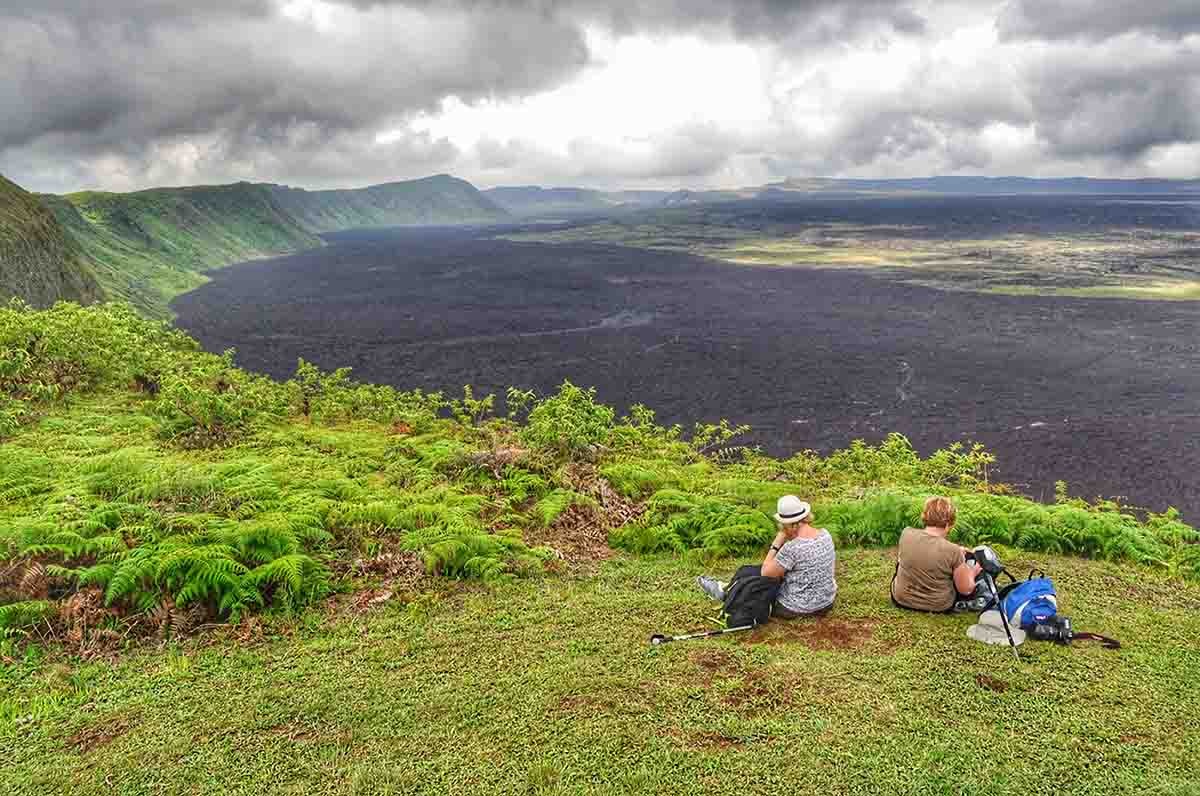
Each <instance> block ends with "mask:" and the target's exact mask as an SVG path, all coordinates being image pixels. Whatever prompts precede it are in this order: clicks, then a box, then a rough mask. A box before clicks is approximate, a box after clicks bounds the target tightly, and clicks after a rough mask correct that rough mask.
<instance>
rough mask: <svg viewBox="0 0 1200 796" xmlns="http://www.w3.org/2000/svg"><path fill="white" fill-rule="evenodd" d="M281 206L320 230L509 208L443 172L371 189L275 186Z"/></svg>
mask: <svg viewBox="0 0 1200 796" xmlns="http://www.w3.org/2000/svg"><path fill="white" fill-rule="evenodd" d="M271 192H272V195H273V196H274V198H275V200H276V201H277V202H278V203H279V205H280V206H281V207H282V208H284V209H285V210H286V211H287V212H288V213H290V214H291V215H292V216H293V217H294V218H296V219H297V221H299V222H300V223H301V224H302V225H303V226H304V227H305V228H307V229H309V230H312V231H314V232H330V231H332V230H338V229H350V228H353V227H393V226H403V225H407V224H479V223H488V222H494V221H502V220H504V219H505V218H507V217H508V213H507V212H506V211H505V210H503V209H502V208H501V207H500V206H499V205H497V204H496V203H495V202H493V201H491V200H490V199H488V198H487V197H486V196H484V195H483V194H482V193H480V192H479V191H478V190H477V189H476V188H475V186H473V185H471V183H469V182H467V181H466V180H460V179H457V178H455V177H451V176H449V175H445V174H441V175H438V176H435V177H426V178H424V179H420V180H409V181H407V182H392V183H386V184H384V185H373V186H371V187H369V188H357V189H349V190H331V191H306V190H303V189H300V188H289V187H287V186H282V185H279V186H271Z"/></svg>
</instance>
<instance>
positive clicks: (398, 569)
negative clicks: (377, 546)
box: [329, 550, 428, 614]
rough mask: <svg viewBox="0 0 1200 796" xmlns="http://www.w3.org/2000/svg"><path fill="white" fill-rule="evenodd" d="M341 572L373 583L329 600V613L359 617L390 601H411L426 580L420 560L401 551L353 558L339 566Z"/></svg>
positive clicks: (414, 555)
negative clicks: (345, 613) (350, 614)
mask: <svg viewBox="0 0 1200 796" xmlns="http://www.w3.org/2000/svg"><path fill="white" fill-rule="evenodd" d="M341 573H342V574H343V575H347V576H350V577H353V578H371V579H372V581H373V582H372V585H370V586H369V587H368V586H365V585H364V586H363V587H362V588H360V589H358V590H356V591H355V592H353V593H352V594H350V595H347V596H344V597H341V598H338V599H334V600H331V601H330V603H329V610H330V611H331V612H332V613H335V614H337V613H341V612H343V611H347V610H348V611H349V612H351V613H354V614H363V613H366V612H367V611H369V610H371V609H372V608H374V607H375V606H377V605H382V604H383V603H386V602H388V601H389V600H392V599H401V600H409V599H412V597H413V596H414V595H416V594H418V593H419V592H420V591H421V590H422V588H423V586H424V585H425V582H426V580H427V578H428V575H426V573H425V564H424V563H423V562H422V561H421V557H420V556H419V555H417V554H416V553H411V552H408V551H405V550H396V551H389V552H385V553H380V554H379V555H376V556H373V557H371V558H356V559H354V560H353V561H351V562H350V563H349V564H343V565H342V567H341Z"/></svg>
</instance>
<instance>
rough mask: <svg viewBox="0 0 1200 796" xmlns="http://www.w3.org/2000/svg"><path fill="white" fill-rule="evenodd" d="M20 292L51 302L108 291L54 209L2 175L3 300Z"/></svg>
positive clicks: (85, 300)
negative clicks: (102, 286) (100, 282)
mask: <svg viewBox="0 0 1200 796" xmlns="http://www.w3.org/2000/svg"><path fill="white" fill-rule="evenodd" d="M14 296H16V297H18V298H21V299H24V300H25V301H27V302H29V303H30V304H32V305H34V306H37V307H46V306H49V305H51V304H53V303H54V302H56V301H77V302H79V303H81V304H89V303H91V302H93V301H96V300H97V299H99V298H101V296H102V291H101V289H100V285H99V283H98V282H97V280H96V276H95V275H94V274H93V273H92V269H91V267H90V266H89V264H88V263H87V261H86V258H85V257H84V256H83V253H82V252H81V251H80V248H79V244H78V243H76V242H75V241H74V240H72V239H71V238H70V236H68V235H67V233H66V232H65V231H64V230H63V228H62V226H61V225H60V224H59V223H58V221H57V219H55V217H54V214H53V213H52V212H50V210H49V209H48V208H47V207H46V206H45V205H44V204H43V203H42V202H40V201H39V200H38V198H37V197H36V196H34V195H33V194H31V193H28V192H27V191H25V190H24V189H22V188H21V187H20V186H18V185H17V184H16V183H13V182H10V181H9V180H7V179H5V178H4V177H3V176H0V302H3V301H7V300H8V299H10V298H12V297H14Z"/></svg>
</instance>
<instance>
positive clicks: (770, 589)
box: [721, 564, 783, 627]
mask: <svg viewBox="0 0 1200 796" xmlns="http://www.w3.org/2000/svg"><path fill="white" fill-rule="evenodd" d="M782 585H783V580H782V579H781V578H768V577H764V576H763V575H762V574H761V570H760V569H759V568H758V567H757V566H755V565H753V564H748V565H746V566H744V567H742V568H741V569H739V570H738V571H737V573H736V574H735V575H734V576H733V580H732V581H731V582H730V583H729V585H728V586H726V587H725V601H724V602H723V603H722V604H721V613H722V615H723V616H724V617H725V626H726V627H747V626H751V627H753V626H754V625H761V624H764V623H765V622H766V621H767V620H768V619H770V618H771V608H772V607H773V606H774V605H775V598H776V597H777V596H778V595H779V587H780V586H782Z"/></svg>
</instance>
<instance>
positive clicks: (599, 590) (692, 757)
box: [0, 550, 1200, 796]
mask: <svg viewBox="0 0 1200 796" xmlns="http://www.w3.org/2000/svg"><path fill="white" fill-rule="evenodd" d="M733 563H734V562H732V561H728V562H722V564H721V565H720V567H723V568H725V569H728V568H729V567H730V566H732V565H733ZM1016 563H1017V564H1018V565H1019V566H1032V565H1034V564H1037V565H1039V566H1045V567H1046V568H1047V569H1048V570H1049V571H1051V572H1052V573H1053V574H1054V575H1055V577H1056V579H1057V580H1058V583H1059V585H1060V588H1061V589H1062V591H1063V593H1064V594H1065V595H1066V599H1065V602H1064V608H1065V609H1066V610H1067V611H1068V612H1069V613H1070V614H1071V615H1072V616H1074V618H1075V619H1076V621H1077V622H1078V624H1079V626H1080V627H1087V628H1091V629H1093V630H1098V631H1103V632H1107V633H1109V634H1111V635H1115V636H1118V637H1119V638H1120V639H1121V640H1122V641H1123V642H1124V643H1125V645H1126V647H1125V648H1124V649H1122V650H1121V651H1118V652H1112V651H1106V650H1102V649H1099V648H1097V647H1095V646H1083V645H1079V646H1076V647H1074V648H1070V649H1066V648H1059V647H1054V646H1050V645H1039V644H1034V643H1029V644H1027V645H1026V646H1025V647H1024V649H1023V653H1024V657H1023V659H1022V661H1021V662H1020V663H1014V662H1013V661H1012V659H1011V657H1010V656H1009V655H1008V653H1007V651H1006V650H1003V649H1001V648H995V647H984V646H983V645H979V644H978V643H976V642H973V641H970V640H969V639H967V638H966V637H965V635H964V629H965V627H966V626H967V625H968V624H969V623H970V620H969V619H968V618H966V617H928V616H917V615H910V614H902V613H900V612H899V611H897V610H895V609H893V608H892V607H891V606H890V605H889V604H888V602H887V599H886V596H885V592H884V588H885V584H886V582H887V578H888V577H889V575H890V572H891V559H890V558H889V556H888V555H887V554H886V553H885V552H883V551H872V550H866V551H863V550H857V551H855V550H843V551H842V553H841V556H840V561H839V572H838V576H839V582H840V585H841V592H840V596H839V603H838V606H837V608H836V610H835V613H834V614H832V615H831V616H830V617H829V618H827V619H824V620H821V622H820V623H819V624H817V625H814V624H813V623H811V622H805V621H804V620H799V621H797V622H796V623H793V624H789V625H784V624H781V623H776V624H775V625H772V626H770V627H768V628H766V629H764V630H762V631H758V632H757V634H756V635H755V636H750V637H742V638H740V639H729V640H721V641H711V640H705V641H698V642H690V643H686V644H678V645H670V646H667V647H663V648H661V649H653V648H651V647H650V646H649V645H648V644H647V643H646V639H647V637H648V635H649V634H650V633H652V632H656V631H661V630H668V629H677V628H679V629H682V628H687V627H694V626H696V625H697V624H698V620H699V617H701V616H703V615H705V614H706V613H708V612H709V611H711V604H710V603H706V602H705V599H704V598H703V597H702V596H701V595H700V594H699V593H698V592H697V591H696V590H695V589H694V588H693V587H692V586H691V582H690V581H691V578H692V577H693V576H694V575H695V574H696V573H697V572H700V571H702V570H701V567H700V566H699V565H696V564H688V563H686V562H685V561H681V560H679V559H672V558H653V559H643V560H633V559H626V558H618V559H617V560H615V561H612V562H610V563H609V564H607V565H605V566H604V568H603V569H602V570H601V571H600V573H599V574H598V575H595V576H589V577H583V578H578V579H553V580H549V581H523V582H518V583H514V584H510V585H507V586H501V587H498V588H496V589H495V590H493V591H483V590H480V589H458V590H452V591H450V592H448V593H443V594H442V595H441V596H440V597H435V598H432V599H426V600H424V601H421V602H418V603H413V604H410V605H408V606H405V605H403V604H401V603H399V602H394V603H391V604H388V605H385V606H383V607H381V608H379V609H377V610H375V611H373V612H372V613H371V614H369V615H368V616H366V617H360V618H352V617H349V616H342V617H340V618H331V617H330V616H325V615H322V614H319V613H312V614H310V615H308V616H307V617H305V618H304V619H303V620H302V621H300V622H298V623H296V624H294V625H290V626H288V627H286V628H281V629H280V633H279V634H268V635H269V638H268V639H267V640H266V641H264V642H262V643H253V644H249V645H247V644H239V643H238V642H236V641H234V640H233V639H232V638H219V637H218V638H217V639H215V640H211V641H209V642H208V643H197V642H190V643H185V644H183V645H181V646H171V647H169V648H168V649H167V650H166V651H165V653H163V652H157V651H151V650H147V651H145V652H143V653H139V654H137V655H133V656H130V657H128V658H127V659H125V660H123V661H122V662H121V663H119V664H118V665H117V666H116V667H115V668H110V667H109V666H108V665H107V664H103V663H92V664H80V665H71V666H68V665H58V666H50V667H45V666H42V667H38V666H37V665H36V664H32V663H31V664H27V665H22V666H17V667H12V668H11V669H10V672H9V674H8V678H9V686H10V688H11V689H12V693H13V695H14V698H15V699H16V700H18V701H20V702H21V703H22V704H24V705H27V706H30V707H29V708H28V709H29V710H31V713H30V716H31V717H30V718H28V719H26V720H24V721H18V722H7V723H5V724H3V725H0V742H3V743H4V744H5V745H6V746H7V747H8V748H10V749H12V750H14V753H13V754H11V755H6V756H5V758H4V759H3V760H0V778H3V779H4V780H5V781H6V782H8V783H9V785H10V787H11V790H10V791H9V792H11V793H13V794H35V793H47V792H67V791H70V792H72V793H79V794H85V793H112V792H120V793H122V794H140V793H146V794H149V793H156V794H175V793H179V794H182V793H189V794H208V793H212V794H217V793H246V794H251V793H254V794H257V793H325V794H389V793H396V794H399V793H404V794H426V793H427V794H439V793H463V794H466V793H479V794H483V793H563V794H565V793H651V792H652V793H661V794H681V795H682V794H694V793H699V792H706V793H722V792H734V791H737V790H739V789H740V788H741V787H742V784H743V783H745V782H756V783H758V784H757V786H756V788H755V790H754V792H760V793H768V792H778V791H779V790H780V789H786V788H789V787H795V784H796V782H797V781H798V780H802V781H803V782H804V789H803V790H804V792H814V793H817V792H823V793H839V794H840V793H844V794H873V793H913V794H944V793H951V792H953V793H961V794H990V795H991V796H1002V795H1003V794H1028V793H1040V792H1044V789H1045V788H1046V787H1048V786H1047V783H1053V785H1054V792H1055V793H1060V794H1100V793H1105V794H1122V793H1129V794H1133V793H1146V792H1154V793H1163V794H1180V795H1182V794H1187V793H1194V792H1195V790H1194V789H1193V788H1194V787H1195V783H1196V781H1197V779H1198V778H1200V763H1198V762H1197V759H1196V757H1195V749H1196V744H1197V743H1198V742H1200V729H1198V728H1197V725H1196V723H1195V721H1194V719H1193V717H1194V716H1196V715H1198V714H1200V687H1198V686H1200V683H1198V682H1197V678H1198V674H1197V673H1198V672H1200V652H1198V651H1197V650H1198V649H1200V618H1198V616H1200V614H1198V613H1197V609H1198V608H1200V590H1198V589H1197V588H1196V587H1194V586H1192V587H1187V588H1183V589H1181V588H1180V586H1179V585H1178V584H1175V583H1167V582H1165V581H1161V580H1160V579H1158V578H1157V577H1147V575H1146V573H1145V572H1144V571H1141V570H1139V569H1135V568H1131V567H1125V566H1113V565H1106V564H1099V563H1094V562H1082V561H1079V560H1069V559H1058V558H1053V557H1046V556H1020V557H1019V558H1017V559H1016ZM823 635H832V636H833V639H832V640H825V639H823V637H822V636H823ZM977 678H993V680H994V681H998V682H999V684H998V685H996V687H999V688H1005V689H1006V690H1004V691H1003V692H996V691H993V690H991V689H990V688H987V687H983V686H981V685H980V684H979V679H977ZM984 682H988V681H986V680H984Z"/></svg>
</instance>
